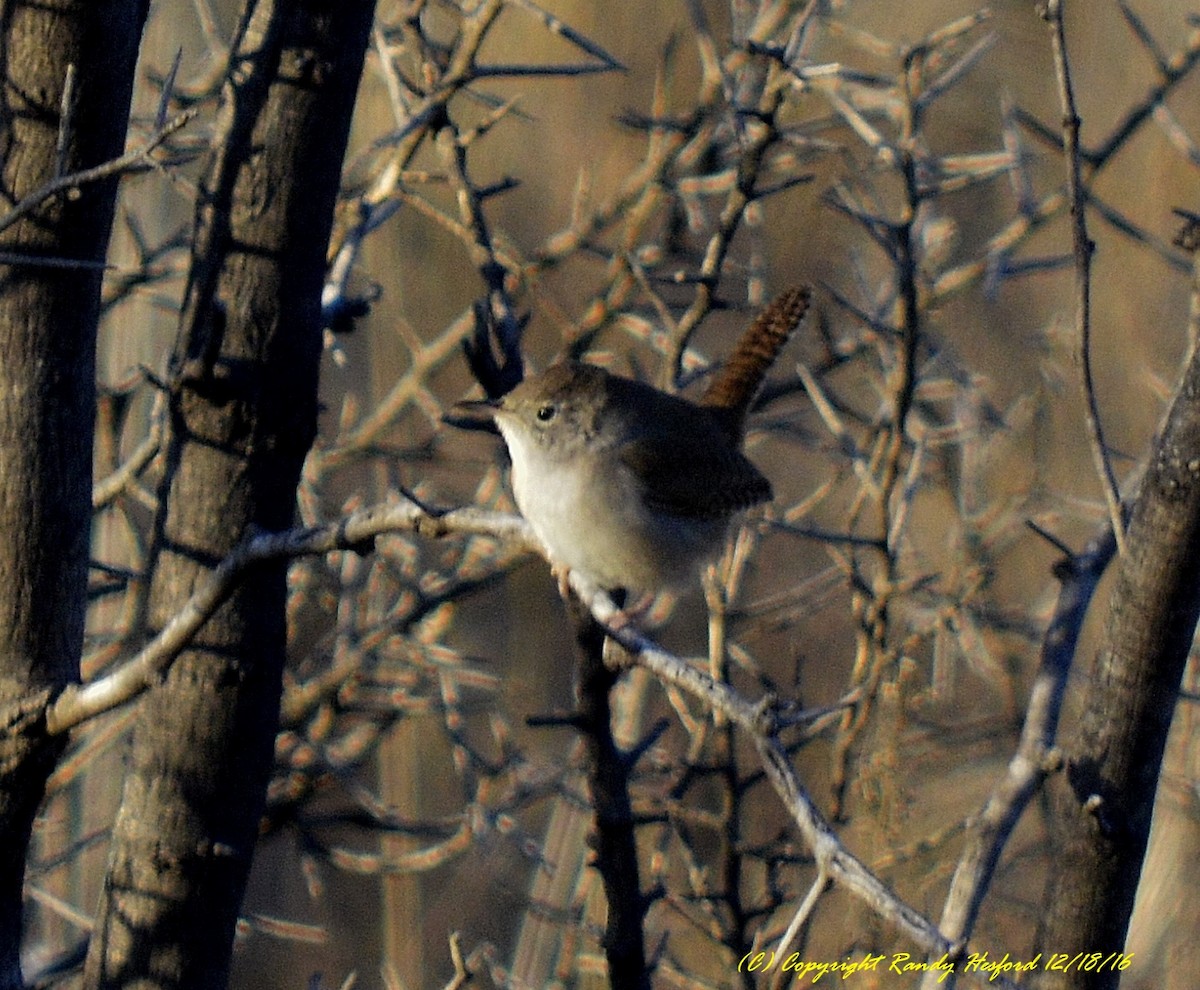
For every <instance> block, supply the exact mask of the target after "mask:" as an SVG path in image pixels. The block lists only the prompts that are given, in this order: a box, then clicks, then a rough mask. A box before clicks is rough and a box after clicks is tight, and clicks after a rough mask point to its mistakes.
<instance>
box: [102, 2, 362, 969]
mask: <svg viewBox="0 0 1200 990" xmlns="http://www.w3.org/2000/svg"><path fill="white" fill-rule="evenodd" d="M247 9H248V13H247V15H246V17H245V20H244V24H243V31H242V33H241V34H240V37H239V42H238V47H237V50H236V51H235V52H234V54H233V56H232V62H231V66H230V73H229V75H228V77H227V81H226V84H225V90H224V93H223V97H222V105H221V108H220V111H219V113H218V119H217V128H216V131H217V132H216V134H215V136H214V141H213V151H212V153H211V157H210V159H209V162H208V165H207V168H206V173H205V179H204V181H203V182H202V185H201V189H200V199H199V203H198V206H197V224H196V230H195V234H194V242H193V243H194V246H193V256H192V270H191V274H190V277H189V285H188V289H187V294H186V298H185V304H184V311H183V314H182V318H181V327H180V335H179V342H178V344H177V347H176V352H175V355H174V359H173V362H172V372H171V394H170V403H169V416H170V419H169V424H168V430H169V434H168V447H167V472H166V477H165V480H164V483H163V486H162V489H161V492H160V494H161V497H162V506H163V508H162V510H161V517H160V520H159V527H158V531H157V533H156V536H155V561H154V575H153V579H152V584H151V591H150V615H149V619H150V624H151V627H152V629H158V628H161V627H162V626H163V625H164V624H165V623H166V622H167V621H168V620H169V619H170V618H171V617H172V616H173V615H174V614H175V613H176V612H178V611H179V609H180V607H181V606H182V605H183V603H184V602H185V601H186V599H187V598H188V596H189V595H190V594H191V592H192V590H193V589H194V588H195V587H196V585H197V583H198V582H200V581H201V580H203V578H204V577H205V576H206V575H207V574H208V573H209V571H210V570H211V569H212V568H213V567H214V566H215V564H216V563H217V562H218V561H219V560H220V559H221V558H222V557H223V556H225V555H226V554H227V553H228V552H229V551H230V549H231V548H232V547H233V546H234V545H235V544H236V543H237V541H238V540H239V539H240V538H241V537H242V536H243V535H244V534H246V533H247V532H248V531H251V530H253V529H254V528H261V529H266V530H279V529H282V528H285V527H287V526H288V525H289V524H290V523H291V521H292V518H293V510H294V506H295V489H296V483H297V480H298V478H299V472H300V468H301V464H302V462H303V459H304V456H305V454H306V452H307V450H308V448H309V446H310V444H311V442H312V439H313V437H314V434H315V430H316V414H317V370H318V361H319V358H320V355H321V346H322V345H321V322H320V292H321V285H322V279H323V275H324V270H325V251H326V247H327V244H328V240H329V232H330V227H331V222H332V214H333V205H334V202H335V198H336V195H337V190H338V185H339V179H340V166H341V162H342V155H343V151H344V147H345V143H346V139H347V134H348V131H349V125H350V117H351V113H352V110H353V105H354V97H355V93H356V90H357V86H358V80H359V76H360V73H361V70H362V61H363V54H364V51H365V46H366V41H367V37H368V31H369V28H370V24H371V20H372V15H373V9H374V4H373V3H370V2H365V0H346V2H343V3H340V4H330V3H328V2H317V0H306V2H296V3H275V2H268V0H259V2H254V0H251V2H250V3H249V4H248V8H247ZM284 579H285V566H284V565H283V564H282V563H281V564H274V565H270V566H263V567H261V568H259V569H257V570H256V571H254V572H252V573H250V574H249V575H247V578H246V580H245V581H244V583H243V584H242V585H241V586H240V587H239V588H238V589H237V591H236V592H235V593H234V594H233V595H232V596H231V598H230V599H229V601H227V602H226V603H225V604H224V605H223V606H222V608H221V609H220V611H219V612H218V613H217V614H216V616H214V618H213V619H212V620H210V621H209V623H208V624H207V625H206V626H205V628H204V629H203V630H201V633H200V635H199V636H198V638H197V639H196V641H195V642H194V643H193V644H192V646H191V648H190V649H189V650H188V651H187V652H185V653H184V654H182V655H181V656H180V657H179V658H178V659H177V660H176V661H175V663H174V664H173V665H172V667H171V668H170V671H169V672H168V674H167V675H166V677H165V679H164V681H163V683H161V684H160V685H158V686H156V687H155V688H154V689H152V690H151V692H150V693H149V694H148V696H147V697H145V698H144V699H143V701H142V710H141V712H140V713H139V717H138V723H137V726H136V730H135V736H134V743H133V750H132V755H131V759H130V766H129V771H128V773H127V776H126V781H125V788H124V793H123V796H122V803H121V809H120V812H119V814H118V817H117V821H116V824H115V826H114V832H113V845H112V851H111V854H110V862H109V869H108V874H107V877H106V880H105V889H104V895H103V903H102V905H101V908H100V913H99V916H98V918H97V927H96V932H95V935H94V937H93V940H92V944H91V947H90V952H89V955H88V960H87V965H86V969H85V983H86V985H87V986H89V987H116V986H127V985H131V984H134V983H136V984H137V985H138V986H140V987H151V986H154V987H188V988H198V987H220V986H223V985H224V984H225V982H226V979H227V974H228V967H229V960H230V952H231V945H232V938H233V932H234V925H235V922H236V919H237V912H238V907H239V905H240V903H241V898H242V893H243V890H244V886H245V881H246V876H247V871H248V869H249V866H250V860H251V856H252V853H253V850H254V844H255V838H256V834H257V829H258V822H259V817H260V814H261V811H262V807H263V800H264V790H265V787H266V783H267V780H268V777H269V773H270V769H271V765H272V756H273V749H274V737H275V729H276V722H277V714H278V706H279V694H280V674H281V669H282V666H283V661H284V651H285V621H284V620H285V616H284V603H285V590H286V589H285V584H284Z"/></svg>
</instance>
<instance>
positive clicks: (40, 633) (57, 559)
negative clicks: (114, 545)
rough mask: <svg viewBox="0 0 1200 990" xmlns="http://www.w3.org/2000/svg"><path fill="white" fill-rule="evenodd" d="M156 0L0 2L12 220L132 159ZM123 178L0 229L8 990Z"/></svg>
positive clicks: (70, 580) (1, 719) (78, 559)
mask: <svg viewBox="0 0 1200 990" xmlns="http://www.w3.org/2000/svg"><path fill="white" fill-rule="evenodd" d="M147 6H148V4H147V0H110V2H106V3H102V4H98V3H94V2H88V0H79V2H70V0H59V2H56V3H47V4H30V3H15V2H9V3H0V72H2V73H3V87H2V89H0V176H2V181H0V217H3V215H5V214H7V213H8V211H9V210H10V209H11V208H12V207H13V206H15V205H16V204H17V203H19V202H20V201H21V200H23V199H24V198H25V197H27V196H29V195H30V194H32V193H35V192H36V191H37V190H38V189H39V188H41V187H42V186H44V185H45V184H46V183H48V182H50V181H51V180H52V179H54V178H56V176H58V175H61V174H69V173H71V172H75V171H78V170H80V169H83V168H90V167H92V166H94V165H98V164H100V163H102V162H104V161H105V160H107V159H110V158H113V157H115V156H117V155H119V154H120V153H121V151H122V149H123V145H124V141H125V130H126V126H127V124H128V119H129V100H130V94H131V92H132V88H133V77H134V66H135V63H136V60H137V50H138V43H139V41H140V38H141V32H142V26H143V24H144V22H145V18H146V12H147ZM71 66H73V77H74V85H73V91H74V93H75V94H76V98H75V101H74V108H73V110H72V111H70V112H69V113H68V125H67V126H65V127H64V126H63V123H62V120H61V107H62V103H63V90H64V86H65V82H66V79H67V77H68V68H69V67H71ZM68 102H70V101H68ZM60 133H61V135H62V137H63V138H65V139H66V140H65V143H64V142H63V141H62V140H60ZM116 183H117V180H116V179H115V178H114V179H112V180H109V181H105V182H98V183H93V184H90V185H86V186H83V187H81V188H80V189H79V190H78V196H75V195H71V196H64V195H60V196H57V197H54V198H52V199H48V200H46V201H45V202H43V203H42V204H41V205H40V206H39V207H38V208H37V209H35V210H33V211H32V212H31V213H29V214H27V215H26V216H25V218H24V219H22V220H20V221H18V222H17V223H15V224H13V225H11V226H9V227H8V228H7V229H6V230H4V231H3V232H0V252H2V255H0V533H3V539H0V988H10V987H18V986H20V985H21V974H20V967H19V957H18V952H19V948H20V936H21V904H22V883H23V878H24V869H25V858H26V852H27V848H28V843H29V836H30V829H31V827H32V822H33V816H34V814H35V812H36V811H37V806H38V804H39V802H40V800H41V797H42V792H43V789H44V786H45V781H46V777H47V775H48V774H49V772H50V770H51V769H52V768H53V765H54V761H55V759H56V757H57V755H58V752H59V748H60V746H61V744H62V743H63V742H65V740H49V739H47V737H46V735H45V733H44V721H43V719H42V712H43V709H44V705H45V702H46V701H47V699H49V698H50V697H51V696H52V695H53V694H54V693H55V692H56V691H58V690H60V689H61V688H62V687H63V686H64V685H65V684H67V683H68V682H70V681H72V680H74V679H76V677H77V676H78V668H79V653H80V649H81V647H82V642H83V623H84V613H85V608H86V604H87V601H86V591H87V568H88V536H89V529H90V525H91V480H92V430H93V415H94V406H95V343H96V324H97V320H98V317H99V294H100V274H101V273H100V267H99V264H98V263H100V262H103V260H104V256H105V251H106V248H107V245H108V238H109V232H110V229H111V226H112V218H113V207H114V201H115V196H116ZM21 258H29V259H31V260H29V261H22V260H20V259H21ZM33 259H37V260H33ZM51 259H55V260H64V259H69V260H72V261H77V262H78V261H82V262H90V263H91V265H90V266H88V267H84V266H74V267H51V266H50V265H49V264H48V261H49V260H51ZM39 262H40V263H39Z"/></svg>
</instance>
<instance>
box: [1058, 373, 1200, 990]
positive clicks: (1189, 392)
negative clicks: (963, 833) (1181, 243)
mask: <svg viewBox="0 0 1200 990" xmlns="http://www.w3.org/2000/svg"><path fill="white" fill-rule="evenodd" d="M1127 543H1128V547H1129V550H1128V552H1127V553H1126V555H1125V556H1123V557H1121V558H1120V560H1119V562H1118V571H1117V577H1116V584H1115V585H1114V588H1113V593H1112V599H1111V603H1110V612H1109V619H1108V629H1107V633H1106V639H1105V644H1104V646H1103V647H1102V649H1101V650H1100V652H1099V654H1098V656H1097V658H1096V663H1095V665H1094V668H1093V669H1092V670H1091V671H1090V676H1089V678H1088V681H1087V688H1086V693H1087V697H1086V700H1085V703H1084V713H1083V717H1082V719H1081V720H1080V725H1079V728H1078V730H1077V731H1076V733H1075V734H1074V737H1073V738H1071V739H1069V740H1067V741H1066V742H1065V743H1064V750H1065V755H1066V758H1067V766H1066V771H1065V773H1063V774H1060V775H1059V776H1058V778H1057V779H1056V780H1055V781H1054V783H1053V786H1052V789H1051V796H1052V799H1053V805H1052V807H1053V819H1052V820H1053V825H1054V829H1055V841H1056V845H1057V850H1056V854H1055V857H1054V866H1055V869H1054V873H1053V874H1052V876H1051V878H1050V884H1049V887H1048V889H1047V893H1046V915H1045V918H1044V920H1043V922H1042V928H1041V931H1040V932H1039V935H1038V947H1039V949H1040V950H1041V951H1042V952H1043V959H1044V960H1047V961H1048V960H1049V957H1050V955H1051V954H1052V953H1053V954H1057V955H1059V956H1061V957H1063V961H1064V962H1069V961H1071V960H1076V959H1077V957H1078V956H1080V955H1081V956H1082V957H1083V958H1082V960H1079V961H1077V962H1076V964H1075V965H1072V966H1068V967H1067V968H1064V969H1058V970H1049V971H1047V970H1046V968H1045V966H1043V967H1041V968H1040V969H1039V977H1038V980H1037V983H1036V985H1037V986H1039V987H1047V988H1049V987H1053V988H1068V987H1074V988H1085V987H1086V988H1089V990H1098V988H1102V987H1115V986H1116V985H1117V983H1118V981H1119V979H1120V969H1118V968H1117V967H1116V964H1115V962H1114V961H1113V955H1114V954H1119V953H1121V952H1122V951H1123V950H1124V946H1125V933H1126V929H1127V927H1128V925H1129V916H1130V913H1131V912H1132V910H1133V901H1134V895H1135V894H1136V892H1137V885H1138V877H1139V875H1140V873H1141V869H1142V859H1143V857H1144V856H1145V853H1146V842H1147V838H1148V836H1149V832H1150V820H1151V815H1152V813H1153V810H1154V794H1155V790H1156V788H1157V785H1158V778H1159V771H1160V768H1161V765H1162V756H1163V748H1164V747H1165V745H1166V741H1167V731H1168V729H1169V728H1170V726H1171V717H1172V713H1173V712H1174V710H1175V703H1176V701H1177V700H1178V693H1179V686H1180V681H1181V678H1182V676H1183V669H1184V665H1185V663H1186V662H1187V657H1188V652H1189V650H1190V649H1191V645H1192V640H1193V638H1194V635H1195V629H1196V619H1197V615H1198V614H1200V354H1193V356H1192V361H1191V365H1190V366H1189V368H1188V369H1187V372H1186V375H1185V378H1184V381H1183V385H1182V387H1181V388H1180V390H1179V392H1178V394H1177V395H1176V396H1175V400H1174V403H1173V405H1172V407H1171V413H1170V416H1169V417H1168V420H1167V426H1166V429H1165V431H1164V433H1163V436H1162V438H1161V439H1160V440H1159V442H1158V445H1157V448H1156V450H1155V453H1154V457H1153V459H1152V460H1151V463H1150V467H1149V469H1148V471H1147V473H1146V478H1145V481H1144V482H1143V484H1142V489H1141V492H1140V493H1139V495H1138V499H1137V503H1136V504H1135V506H1134V510H1133V515H1132V518H1131V519H1130V523H1129V531H1128V539H1127ZM1181 865H1182V864H1181ZM1089 958H1090V959H1091V962H1090V963H1088V962H1087V960H1088V959H1089ZM1105 960H1108V962H1107V963H1105Z"/></svg>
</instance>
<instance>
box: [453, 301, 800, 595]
mask: <svg viewBox="0 0 1200 990" xmlns="http://www.w3.org/2000/svg"><path fill="white" fill-rule="evenodd" d="M808 300H809V292H808V290H807V289H794V290H791V291H790V292H786V293H784V294H783V295H781V296H780V297H779V298H778V299H776V300H775V301H774V302H773V303H772V304H771V305H770V306H768V307H767V309H765V310H764V311H763V313H762V314H761V315H760V316H759V318H758V319H757V320H756V321H755V322H754V324H753V325H752V326H751V327H750V328H749V329H748V330H747V331H746V332H745V333H744V334H743V336H742V339H741V341H740V342H739V343H738V346H737V347H736V348H735V350H734V353H733V355H732V356H731V358H730V360H729V361H728V362H727V363H726V365H725V366H724V368H723V369H722V370H721V372H719V373H718V374H717V375H716V376H715V377H714V380H713V382H712V384H711V385H710V386H709V389H708V391H707V392H706V393H705V395H704V397H703V398H702V399H701V401H700V403H699V404H697V403H694V402H690V401H688V400H687V399H683V398H680V397H678V396H674V395H669V394H667V393H666V392H662V391H659V390H658V389H656V388H653V387H651V386H650V385H646V384H643V383H641V382H636V381H632V380H630V379H628V378H621V377H618V376H616V375H612V374H610V373H609V372H607V371H605V370H603V369H602V368H598V367H595V366H593V365H588V364H582V363H579V362H574V361H568V362H562V363H560V364H555V365H552V366H550V367H549V368H547V369H546V370H545V371H543V372H541V373H540V374H537V375H534V376H533V377H531V378H527V379H526V380H525V381H523V382H521V384H519V385H518V386H517V387H516V388H514V389H513V390H512V391H511V392H509V393H508V394H507V395H505V396H503V397H502V398H501V399H499V400H496V401H495V402H472V403H460V404H459V406H458V407H457V411H458V412H459V413H460V414H467V415H474V416H476V417H478V416H480V415H483V416H487V417H490V418H491V419H492V420H493V421H494V423H495V425H496V427H497V428H498V429H499V430H500V433H501V434H502V435H503V437H504V440H505V443H506V444H507V445H508V452H509V455H510V457H511V459H512V486H513V492H514V494H515V495H516V500H517V506H518V507H519V508H520V510H521V514H522V515H523V516H524V517H525V518H526V520H527V521H528V522H529V524H530V526H532V527H533V530H534V532H535V533H536V534H537V536H538V538H539V539H540V540H541V542H542V543H543V545H544V546H545V548H546V550H547V552H548V555H549V557H550V560H551V562H552V564H554V565H555V567H556V569H558V570H559V571H560V573H561V571H562V570H563V569H567V570H573V571H577V572H579V573H580V574H581V575H582V576H583V577H586V578H588V579H589V580H591V581H592V582H593V583H595V584H597V585H599V586H600V587H603V588H607V589H615V588H626V589H630V590H635V591H659V590H662V589H665V588H669V587H677V586H679V585H681V584H684V583H686V582H688V581H689V580H691V579H694V577H695V576H696V574H697V572H698V569H699V567H700V565H702V564H703V563H705V562H707V561H709V560H711V559H712V558H714V557H715V556H716V555H717V554H718V553H719V552H720V550H721V547H722V546H723V544H724V541H725V538H726V535H727V532H728V528H729V522H730V520H731V519H732V517H733V516H734V515H735V514H736V513H737V512H739V511H740V510H742V509H746V508H749V507H750V506H753V505H756V504H758V503H760V502H765V501H767V500H769V499H770V498H771V485H770V483H769V482H768V481H767V479H766V478H765V477H763V475H762V474H761V473H759V471H758V469H757V468H756V467H755V466H754V465H753V464H751V463H750V461H749V460H747V459H746V457H745V456H744V455H743V454H742V452H741V450H740V447H741V440H742V426H743V421H744V419H745V415H746V412H747V410H748V409H749V406H750V403H751V401H752V400H753V398H754V395H755V393H756V392H757V390H758V386H759V385H760V384H761V382H762V379H763V376H764V375H765V373H766V370H767V368H768V367H769V366H770V364H771V362H772V361H773V360H774V359H775V357H776V355H777V354H778V353H779V350H780V348H782V346H783V344H784V343H785V342H786V340H787V338H788V335H789V334H790V333H791V332H792V330H793V329H794V328H795V326H796V325H797V324H798V323H799V322H800V319H801V317H803V315H804V312H805V310H806V309H807V308H808Z"/></svg>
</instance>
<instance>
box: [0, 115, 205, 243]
mask: <svg viewBox="0 0 1200 990" xmlns="http://www.w3.org/2000/svg"><path fill="white" fill-rule="evenodd" d="M199 112H200V108H199V107H191V108H189V109H187V110H185V111H183V113H181V114H179V115H177V116H176V117H175V118H174V119H172V120H171V121H170V122H168V123H167V124H166V125H165V126H164V127H163V128H161V129H160V130H157V131H155V132H154V133H153V134H152V135H150V137H149V139H148V140H147V141H146V142H145V144H141V145H139V146H138V147H136V148H132V149H131V150H129V151H127V152H125V154H123V155H121V156H120V157H119V158H113V159H111V160H110V161H107V162H104V163H103V164H101V165H97V166H95V167H94V168H87V169H84V170H83V171H81V172H72V173H71V174H70V175H63V176H59V177H57V178H54V179H51V180H50V181H49V182H47V183H46V184H45V185H44V186H42V187H41V188H40V189H35V190H34V191H33V192H31V193H30V194H29V195H28V196H26V197H25V198H24V199H22V200H21V201H20V202H19V203H17V205H16V206H14V207H13V208H12V209H11V210H9V211H8V213H6V214H5V215H4V216H3V217H0V232H3V231H5V230H7V229H8V228H9V227H11V226H12V225H13V224H15V223H16V222H17V221H18V220H21V219H22V218H23V217H26V216H28V215H29V214H30V213H32V212H33V211H34V210H36V209H37V208H38V207H39V206H41V204H42V203H44V202H45V201H46V200H48V199H50V197H52V196H56V195H57V194H59V193H62V192H67V191H68V190H70V189H78V188H79V187H80V186H85V185H88V184H89V183H92V182H100V181H101V180H102V179H110V178H112V177H113V176H115V175H122V174H124V173H126V172H132V171H135V170H138V169H143V168H152V167H153V166H154V161H153V160H152V159H151V158H150V153H151V152H152V151H154V149H155V148H157V147H158V146H159V145H160V144H162V143H163V142H164V141H166V140H167V138H169V137H170V136H171V135H172V134H174V133H175V132H176V131H178V130H179V129H180V128H182V127H184V126H185V125H186V124H187V123H188V121H190V120H191V119H192V118H193V117H195V116H196V114H198V113H199ZM74 264H78V262H75V263H74Z"/></svg>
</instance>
